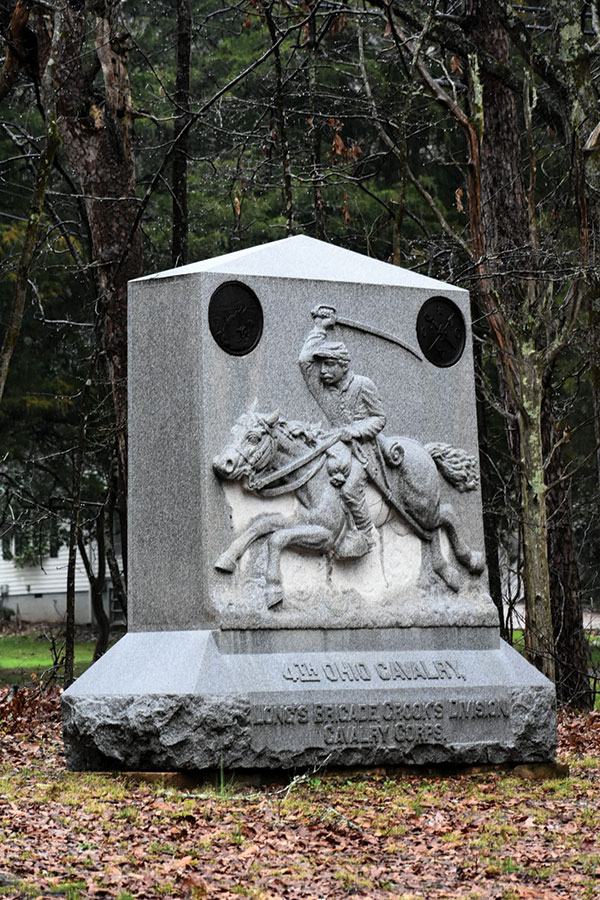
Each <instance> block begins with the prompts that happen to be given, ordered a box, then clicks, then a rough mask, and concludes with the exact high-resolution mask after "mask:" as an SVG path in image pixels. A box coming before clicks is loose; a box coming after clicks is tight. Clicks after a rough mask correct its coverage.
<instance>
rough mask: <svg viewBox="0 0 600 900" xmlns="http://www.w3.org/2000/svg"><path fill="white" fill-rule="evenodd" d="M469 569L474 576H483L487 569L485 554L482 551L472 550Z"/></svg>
mask: <svg viewBox="0 0 600 900" xmlns="http://www.w3.org/2000/svg"><path fill="white" fill-rule="evenodd" d="M467 568H468V569H469V572H471V574H472V575H481V573H482V572H483V570H484V569H485V554H484V553H482V552H481V551H480V550H472V551H471V558H470V560H469V565H468V567H467Z"/></svg>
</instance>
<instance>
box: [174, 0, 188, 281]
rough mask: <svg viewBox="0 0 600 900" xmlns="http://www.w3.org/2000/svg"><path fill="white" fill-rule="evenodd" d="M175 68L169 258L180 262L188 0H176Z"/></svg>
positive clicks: (183, 257) (184, 253) (184, 233)
mask: <svg viewBox="0 0 600 900" xmlns="http://www.w3.org/2000/svg"><path fill="white" fill-rule="evenodd" d="M176 7H177V71H176V76H175V104H176V108H175V116H176V119H175V130H174V140H175V142H176V144H177V147H176V150H175V152H174V154H173V163H172V172H173V186H172V190H173V240H172V247H171V261H172V263H173V266H183V265H185V264H186V262H187V260H188V230H189V217H188V200H187V161H188V160H187V157H188V149H189V129H188V125H187V123H188V121H189V112H190V54H191V47H192V8H191V3H190V0H176Z"/></svg>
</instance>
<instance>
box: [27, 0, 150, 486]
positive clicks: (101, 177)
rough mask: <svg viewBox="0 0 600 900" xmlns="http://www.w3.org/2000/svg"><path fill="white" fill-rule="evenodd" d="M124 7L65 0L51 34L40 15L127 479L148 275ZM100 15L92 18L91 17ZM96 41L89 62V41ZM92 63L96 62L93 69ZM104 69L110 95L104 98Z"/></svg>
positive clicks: (46, 86)
mask: <svg viewBox="0 0 600 900" xmlns="http://www.w3.org/2000/svg"><path fill="white" fill-rule="evenodd" d="M118 7H119V4H118V3H117V2H116V0H97V2H95V3H94V4H93V14H92V6H91V5H90V4H84V5H83V7H82V5H81V3H79V2H77V0H65V2H64V3H63V4H62V5H61V6H60V7H58V8H55V9H56V11H55V13H54V24H53V28H52V32H51V34H49V33H48V32H47V31H46V29H45V26H44V19H43V18H42V17H40V18H39V20H38V21H39V29H38V55H39V65H40V73H41V75H40V81H41V84H42V87H43V92H42V93H43V97H44V101H45V105H46V108H52V106H53V105H54V104H56V110H57V116H58V129H59V133H60V136H61V138H62V142H63V150H64V153H65V154H66V156H67V158H68V160H69V163H70V165H71V166H72V168H73V170H74V171H75V173H76V175H77V179H78V181H79V183H80V185H81V192H82V194H83V197H84V203H85V209H86V214H87V219H88V224H89V228H90V234H91V240H92V252H93V256H94V264H95V269H96V278H97V286H98V312H99V322H100V340H101V345H102V348H103V351H104V353H105V359H106V364H107V369H108V376H109V379H110V384H111V389H112V396H113V406H114V412H115V422H116V432H117V440H118V445H119V455H120V462H121V468H122V474H123V479H124V480H125V482H126V478H127V282H128V280H129V279H131V278H135V277H137V276H138V275H140V274H141V243H140V236H139V233H138V232H137V231H136V233H135V234H134V235H132V234H131V229H132V226H133V224H134V221H135V216H136V210H137V205H138V200H137V198H136V195H135V166H134V154H133V147H132V142H131V129H132V107H131V92H130V86H129V76H128V73H127V47H126V43H125V41H126V38H125V37H124V36H122V35H121V34H119V33H117V29H116V28H115V27H114V24H115V22H116V16H117V12H118ZM92 15H93V18H92ZM90 33H91V34H92V35H93V38H94V49H95V61H94V63H90V61H89V60H90V50H89V46H88V39H89V35H90ZM85 66H90V68H89V69H86V68H85ZM97 67H99V68H100V70H101V72H102V76H103V84H104V94H103V97H102V99H101V100H99V99H98V96H97V85H96V82H95V74H96V71H97Z"/></svg>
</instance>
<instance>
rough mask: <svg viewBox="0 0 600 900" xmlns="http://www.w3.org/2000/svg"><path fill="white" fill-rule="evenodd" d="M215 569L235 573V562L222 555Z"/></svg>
mask: <svg viewBox="0 0 600 900" xmlns="http://www.w3.org/2000/svg"><path fill="white" fill-rule="evenodd" d="M215 569H216V570H217V571H218V572H235V560H234V559H230V558H229V557H228V556H227V555H226V554H225V553H222V554H221V556H220V557H219V558H218V560H217V561H216V563H215Z"/></svg>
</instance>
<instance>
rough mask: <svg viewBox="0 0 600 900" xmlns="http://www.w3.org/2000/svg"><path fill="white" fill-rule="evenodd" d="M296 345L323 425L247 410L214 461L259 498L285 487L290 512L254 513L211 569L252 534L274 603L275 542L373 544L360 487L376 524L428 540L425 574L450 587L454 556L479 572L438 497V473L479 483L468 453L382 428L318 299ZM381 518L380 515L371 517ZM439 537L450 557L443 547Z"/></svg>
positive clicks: (225, 567) (360, 547)
mask: <svg viewBox="0 0 600 900" xmlns="http://www.w3.org/2000/svg"><path fill="white" fill-rule="evenodd" d="M312 316H313V321H314V324H313V328H312V330H311V331H310V332H309V334H308V335H307V338H306V340H305V342H304V346H303V348H302V350H301V352H300V356H299V365H300V369H301V372H302V375H303V378H304V381H305V383H306V386H307V388H308V390H309V391H310V393H311V394H312V396H313V397H314V399H315V400H316V402H317V404H318V405H319V407H320V408H321V410H322V411H323V413H324V414H325V416H326V418H327V422H328V427H326V428H323V427H321V425H312V424H310V423H306V422H296V421H290V420H288V419H286V418H284V417H283V416H282V415H280V413H279V412H278V411H273V412H270V413H259V412H254V411H251V412H248V413H245V414H244V415H242V416H240V418H239V419H238V420H237V422H236V423H235V425H234V427H233V429H232V437H231V441H230V443H229V445H228V446H227V447H226V448H225V449H224V450H223V452H222V453H220V454H219V455H218V456H217V457H215V459H214V460H213V468H214V471H215V473H216V474H217V476H218V477H219V478H221V479H223V480H226V481H238V482H242V484H243V486H244V488H245V489H246V490H248V491H251V492H253V493H255V494H256V495H257V496H259V497H264V498H271V497H275V496H279V495H283V494H294V495H295V497H296V499H297V501H298V505H297V511H296V512H295V513H294V514H293V515H291V516H290V515H283V514H281V513H273V512H265V513H263V514H259V515H257V516H255V517H254V518H253V519H252V521H251V522H250V524H249V525H248V526H247V527H245V528H244V529H243V530H242V531H241V533H240V534H238V535H237V537H236V538H235V539H234V540H233V542H232V543H231V544H230V545H229V547H228V548H227V549H226V550H225V551H224V552H223V553H222V554H221V555H220V557H219V558H218V560H217V561H216V564H215V567H216V568H217V569H218V570H220V571H222V572H229V573H231V572H233V571H234V570H235V568H236V566H237V564H238V561H239V560H240V559H241V557H242V556H243V555H244V554H245V553H246V551H247V550H248V549H249V548H250V547H251V546H252V545H253V544H254V543H255V542H257V541H264V543H265V544H266V548H265V549H266V563H263V566H264V571H263V572H262V573H261V574H263V575H264V579H265V596H266V603H267V606H269V607H271V606H275V605H276V604H278V603H280V602H281V601H282V600H283V589H282V583H281V568H280V560H281V554H282V552H283V550H284V549H286V548H290V549H295V550H300V551H312V552H314V553H320V554H331V555H332V556H334V557H336V558H339V559H358V558H361V557H364V556H366V555H367V554H368V553H370V552H371V551H372V549H373V547H374V545H375V543H376V538H375V528H376V525H377V526H379V527H381V525H382V524H383V522H381V521H377V522H376V523H374V521H373V518H372V514H371V510H370V508H369V504H368V502H367V496H366V489H367V485H369V484H370V485H371V486H372V487H374V488H375V489H376V491H377V492H378V494H379V495H380V496H381V498H382V499H383V506H384V507H385V515H384V517H383V521H387V520H388V519H389V518H390V517H393V516H396V517H398V518H399V519H400V520H401V521H402V522H404V523H405V524H406V525H407V526H408V527H409V528H410V529H411V530H412V531H413V532H414V533H415V534H416V535H417V536H418V537H419V538H420V539H421V541H422V542H423V543H424V544H426V545H427V547H428V548H429V550H430V554H431V564H432V568H433V571H434V572H435V573H436V574H437V576H439V577H440V578H441V579H442V581H443V582H444V583H445V584H446V585H447V586H448V587H449V588H450V589H451V590H452V591H454V592H457V591H458V590H459V588H460V585H461V577H460V574H459V570H458V569H457V566H456V565H455V563H458V564H460V565H461V566H463V567H464V569H465V570H466V571H467V572H468V573H470V574H473V575H476V574H480V573H481V572H482V571H483V569H484V558H483V554H482V553H480V552H479V551H475V550H472V549H471V548H470V547H468V546H467V545H466V543H465V542H464V541H463V540H462V538H461V536H460V534H459V530H458V523H457V517H456V514H455V512H454V509H453V507H452V505H451V504H448V503H442V502H441V478H444V479H445V480H446V481H447V482H448V483H449V484H450V485H452V487H454V488H455V489H456V490H457V491H460V492H463V491H470V490H473V489H475V488H476V487H477V485H478V474H477V466H476V462H475V460H474V459H473V457H471V456H469V455H468V454H467V453H465V452H464V451H463V450H460V449H456V448H453V447H449V446H448V445H446V444H441V443H439V444H426V445H425V446H424V445H422V444H420V443H419V442H418V441H416V440H414V439H412V438H409V437H388V436H387V435H385V434H383V431H384V428H385V424H386V415H385V410H384V408H383V405H382V403H381V400H380V398H379V395H378V392H377V388H376V386H375V385H374V383H373V382H372V381H371V380H370V379H369V378H367V377H365V376H363V375H358V374H355V373H354V372H353V371H352V370H351V368H350V356H349V353H348V350H347V348H346V346H345V345H344V344H343V343H342V342H341V341H336V340H332V330H333V328H334V326H335V324H336V313H335V310H334V309H333V308H332V307H327V306H319V307H317V308H316V309H315V310H313V312H312ZM379 518H381V517H379ZM442 530H444V531H445V532H446V534H447V536H448V539H449V543H450V547H451V550H452V553H453V557H454V562H450V561H448V560H447V559H446V558H445V556H444V555H443V553H442V546H441V540H440V533H441V531H442Z"/></svg>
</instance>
